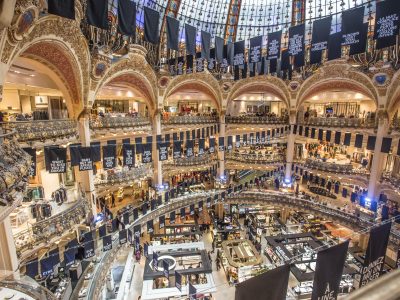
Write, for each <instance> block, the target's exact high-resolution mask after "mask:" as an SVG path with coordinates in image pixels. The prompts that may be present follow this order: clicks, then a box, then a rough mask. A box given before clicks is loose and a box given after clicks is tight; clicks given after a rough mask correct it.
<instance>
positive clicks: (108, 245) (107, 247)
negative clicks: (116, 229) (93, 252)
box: [103, 235, 112, 252]
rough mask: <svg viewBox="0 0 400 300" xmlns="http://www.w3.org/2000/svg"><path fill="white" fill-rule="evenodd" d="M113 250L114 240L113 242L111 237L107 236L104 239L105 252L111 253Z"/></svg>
mask: <svg viewBox="0 0 400 300" xmlns="http://www.w3.org/2000/svg"><path fill="white" fill-rule="evenodd" d="M111 249H112V240H111V235H106V236H105V237H103V251H104V252H106V251H109V250H111Z"/></svg>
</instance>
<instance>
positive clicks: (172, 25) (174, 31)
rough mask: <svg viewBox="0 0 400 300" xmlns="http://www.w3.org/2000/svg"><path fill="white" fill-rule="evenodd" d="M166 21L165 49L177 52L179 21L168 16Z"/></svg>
mask: <svg viewBox="0 0 400 300" xmlns="http://www.w3.org/2000/svg"><path fill="white" fill-rule="evenodd" d="M166 19H167V49H172V50H175V51H178V50H179V48H178V42H179V37H178V35H179V21H178V20H177V19H175V18H172V17H170V16H167V17H166Z"/></svg>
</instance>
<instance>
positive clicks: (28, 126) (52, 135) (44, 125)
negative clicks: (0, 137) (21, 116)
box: [1, 119, 78, 144]
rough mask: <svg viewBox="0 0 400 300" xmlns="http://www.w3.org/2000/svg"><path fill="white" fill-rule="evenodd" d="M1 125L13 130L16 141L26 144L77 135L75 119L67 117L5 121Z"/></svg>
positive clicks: (69, 137)
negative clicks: (60, 118)
mask: <svg viewBox="0 0 400 300" xmlns="http://www.w3.org/2000/svg"><path fill="white" fill-rule="evenodd" d="M1 127H2V128H3V129H7V130H14V131H15V133H16V137H17V140H18V142H19V143H27V144H33V143H35V142H42V143H45V142H46V141H49V140H51V141H52V142H54V141H57V140H60V141H69V140H70V139H72V138H76V137H77V135H78V131H77V123H76V121H75V120H68V119H62V120H43V121H16V122H5V123H1Z"/></svg>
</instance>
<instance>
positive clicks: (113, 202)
mask: <svg viewBox="0 0 400 300" xmlns="http://www.w3.org/2000/svg"><path fill="white" fill-rule="evenodd" d="M111 207H115V197H114V193H111Z"/></svg>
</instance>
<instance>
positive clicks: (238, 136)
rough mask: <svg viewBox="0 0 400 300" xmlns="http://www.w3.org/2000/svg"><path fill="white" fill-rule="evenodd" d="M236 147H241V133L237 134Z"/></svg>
mask: <svg viewBox="0 0 400 300" xmlns="http://www.w3.org/2000/svg"><path fill="white" fill-rule="evenodd" d="M235 148H240V135H236V140H235Z"/></svg>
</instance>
